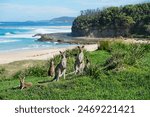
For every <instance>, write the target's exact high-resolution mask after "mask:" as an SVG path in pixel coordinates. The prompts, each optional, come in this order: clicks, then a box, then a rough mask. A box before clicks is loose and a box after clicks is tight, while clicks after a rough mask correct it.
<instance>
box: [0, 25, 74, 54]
mask: <svg viewBox="0 0 150 117" xmlns="http://www.w3.org/2000/svg"><path fill="white" fill-rule="evenodd" d="M58 32H71V26H0V52H9V51H20V50H30V49H41V48H54V47H58V48H59V47H66V46H70V45H69V44H60V43H55V42H54V43H51V42H39V41H37V39H38V37H36V38H35V37H32V36H33V35H35V34H37V33H42V34H43V33H58Z"/></svg>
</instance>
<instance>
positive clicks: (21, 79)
mask: <svg viewBox="0 0 150 117" xmlns="http://www.w3.org/2000/svg"><path fill="white" fill-rule="evenodd" d="M24 79H25V77H24V78H20V89H21V90H22V89H24V88H28V87H31V86H32V83H31V82H24Z"/></svg>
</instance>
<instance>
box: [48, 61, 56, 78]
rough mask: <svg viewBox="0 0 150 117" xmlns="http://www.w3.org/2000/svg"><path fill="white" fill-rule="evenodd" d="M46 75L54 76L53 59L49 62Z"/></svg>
mask: <svg viewBox="0 0 150 117" xmlns="http://www.w3.org/2000/svg"><path fill="white" fill-rule="evenodd" d="M48 75H49V76H51V77H54V75H55V65H54V60H51V62H50V67H49V70H48Z"/></svg>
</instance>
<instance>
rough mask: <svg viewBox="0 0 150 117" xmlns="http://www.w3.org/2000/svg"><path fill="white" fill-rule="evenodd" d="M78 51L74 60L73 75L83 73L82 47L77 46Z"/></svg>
mask: <svg viewBox="0 0 150 117" xmlns="http://www.w3.org/2000/svg"><path fill="white" fill-rule="evenodd" d="M78 49H79V54H78V55H76V58H75V59H76V60H75V65H74V67H75V74H77V73H83V71H84V68H85V63H84V53H83V50H84V46H82V47H80V46H78Z"/></svg>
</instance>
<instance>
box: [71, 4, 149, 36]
mask: <svg viewBox="0 0 150 117" xmlns="http://www.w3.org/2000/svg"><path fill="white" fill-rule="evenodd" d="M149 14H150V3H143V4H137V5H126V6H121V7H109V8H105V9H103V10H101V9H88V10H84V11H81V15H80V16H78V17H77V18H76V19H75V20H74V22H73V26H72V35H73V36H89V37H117V36H124V37H150V15H149Z"/></svg>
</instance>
